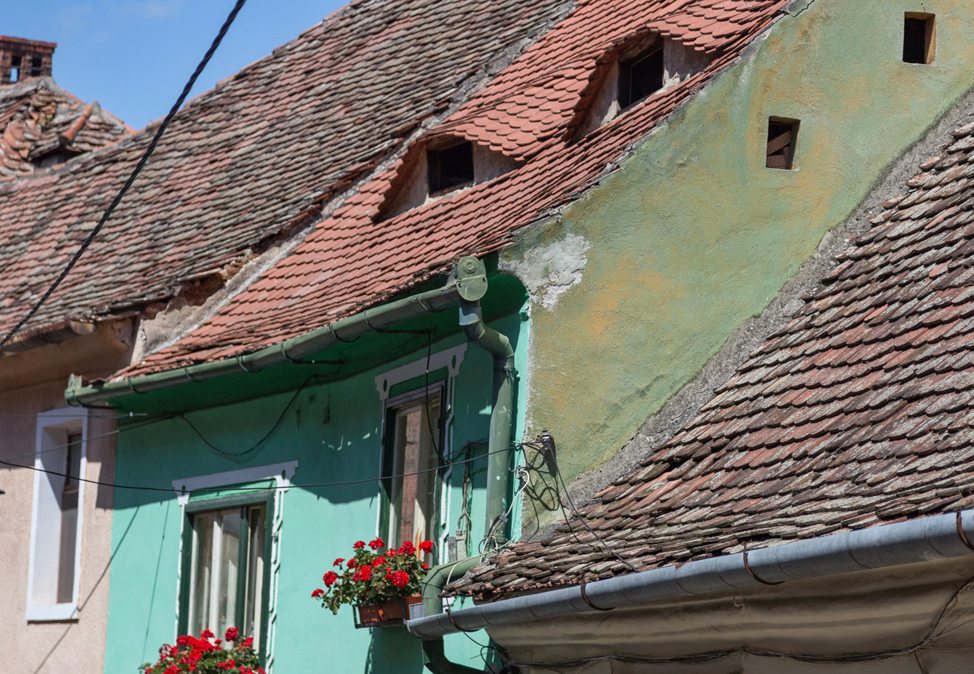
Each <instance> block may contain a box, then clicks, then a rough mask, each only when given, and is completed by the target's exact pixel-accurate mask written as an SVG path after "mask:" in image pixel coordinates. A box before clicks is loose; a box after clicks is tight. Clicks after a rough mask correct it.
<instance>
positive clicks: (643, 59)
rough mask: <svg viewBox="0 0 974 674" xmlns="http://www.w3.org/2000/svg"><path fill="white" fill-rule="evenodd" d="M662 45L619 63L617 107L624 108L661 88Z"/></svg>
mask: <svg viewBox="0 0 974 674" xmlns="http://www.w3.org/2000/svg"><path fill="white" fill-rule="evenodd" d="M664 75H665V69H664V64H663V45H662V44H659V45H657V46H656V47H654V48H652V49H650V50H649V51H646V52H643V53H642V54H639V55H638V56H636V57H635V58H633V59H631V60H629V61H624V62H622V63H620V64H619V107H621V108H623V109H625V108H628V107H629V106H631V105H633V104H635V103H638V102H639V101H641V100H642V99H644V98H646V97H647V96H650V95H652V94H654V93H656V92H657V91H659V90H660V89H662V88H663V84H664Z"/></svg>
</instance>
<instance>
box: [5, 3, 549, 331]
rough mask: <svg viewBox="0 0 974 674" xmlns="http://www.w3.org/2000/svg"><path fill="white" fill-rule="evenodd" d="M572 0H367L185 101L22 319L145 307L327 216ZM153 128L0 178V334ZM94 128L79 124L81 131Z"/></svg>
mask: <svg viewBox="0 0 974 674" xmlns="http://www.w3.org/2000/svg"><path fill="white" fill-rule="evenodd" d="M563 6H564V0H497V1H494V2H490V3H484V2H474V1H473V0H449V2H448V1H446V0H430V1H428V2H414V1H407V0H357V1H356V2H353V3H352V4H351V5H348V6H346V7H345V8H343V9H341V10H339V11H338V12H336V13H335V14H333V15H331V16H330V17H329V18H328V19H326V20H325V21H324V22H322V23H321V24H319V25H317V26H315V27H313V28H311V29H309V30H308V31H306V32H304V33H303V34H302V35H301V36H300V37H298V38H297V39H295V40H294V41H292V42H290V43H288V44H286V45H284V46H282V47H280V48H278V49H276V50H275V51H274V53H273V54H271V55H269V56H267V57H265V58H263V59H261V60H260V61H257V62H256V63H254V64H253V65H251V66H249V67H247V68H245V69H244V70H242V71H241V72H240V73H238V74H236V75H235V76H233V77H231V78H229V79H228V80H225V81H223V82H221V83H220V84H219V85H217V87H216V88H215V89H213V90H212V91H209V92H207V93H205V94H203V95H201V96H199V97H197V98H196V99H194V100H193V101H192V102H191V103H190V104H189V105H187V106H186V107H185V108H184V109H183V110H182V111H180V113H179V114H178V115H177V116H176V117H175V118H174V120H173V122H172V124H171V126H170V127H169V129H168V130H167V132H166V134H165V136H164V137H163V139H162V141H161V142H160V143H159V145H158V147H157V149H156V152H155V154H154V155H153V157H152V159H151V160H150V161H149V163H148V164H147V166H146V168H145V170H144V171H143V173H142V174H141V176H140V177H139V179H138V180H137V181H136V183H135V185H134V187H133V189H132V190H131V191H130V192H129V194H128V195H127V196H126V197H125V199H124V200H123V201H122V203H121V205H120V206H119V207H118V209H117V210H116V211H115V214H114V215H113V216H112V218H111V219H110V220H109V222H108V225H107V226H106V227H105V229H103V230H102V232H101V234H100V235H99V237H98V238H97V240H96V241H95V243H94V245H93V246H92V247H91V248H90V249H89V251H88V252H87V254H86V255H85V256H84V257H83V258H82V260H81V262H80V264H79V265H78V266H77V267H76V268H75V270H74V271H73V272H72V274H71V275H70V276H69V277H68V280H67V282H66V283H65V284H64V285H63V286H62V287H61V289H60V290H59V291H58V292H57V293H55V295H54V296H53V297H52V298H51V300H50V301H49V302H48V303H47V304H46V305H45V307H44V308H43V309H42V310H41V311H40V312H39V313H38V314H37V315H36V316H35V318H34V319H33V320H32V321H31V322H30V323H29V324H28V325H27V326H26V327H25V328H24V331H25V332H29V331H32V330H37V329H39V328H43V327H44V326H47V325H51V324H55V323H58V322H60V321H62V320H64V319H65V318H77V317H88V316H95V317H97V316H105V315H112V314H119V313H124V312H126V311H131V310H132V309H133V308H134V309H140V308H143V307H145V306H146V305H150V304H151V303H153V302H156V301H164V300H167V299H169V298H172V297H173V296H176V295H178V294H179V293H180V292H181V288H182V287H183V286H185V285H188V284H191V283H193V282H194V281H198V280H199V279H201V278H207V279H220V278H224V277H225V276H227V275H229V274H230V273H232V271H233V270H234V269H236V268H237V267H238V266H239V264H240V263H241V262H242V261H246V260H247V259H248V256H250V255H251V254H253V253H254V252H255V251H258V250H260V247H261V246H262V245H264V244H263V242H265V241H267V240H268V239H269V237H272V236H274V235H277V234H281V233H287V232H289V231H292V230H293V228H295V227H297V226H299V225H301V224H303V223H304V222H306V221H308V220H309V218H313V217H315V214H316V213H317V212H318V209H319V208H320V207H321V206H322V204H323V203H325V202H327V201H328V200H329V199H330V198H332V197H333V196H334V195H335V194H336V193H338V192H341V191H342V190H345V189H347V187H348V186H349V185H350V184H352V183H353V182H354V181H355V180H357V179H359V178H360V177H361V176H362V175H363V174H367V173H368V172H369V171H371V170H372V169H373V168H374V166H375V165H376V163H377V162H379V161H381V160H382V159H383V158H384V157H385V156H386V155H387V154H388V153H390V152H392V151H393V150H394V149H395V148H396V147H397V146H398V145H400V144H401V143H402V142H403V139H402V137H403V135H404V134H405V133H406V132H407V131H408V129H410V128H413V127H415V126H416V125H418V124H419V123H421V122H422V121H423V120H424V119H426V118H427V117H429V116H430V115H432V114H434V112H436V111H437V110H443V109H445V108H446V107H447V106H448V105H449V101H450V99H451V97H452V96H454V95H455V94H456V93H457V91H458V89H459V87H460V86H461V85H463V84H464V83H465V82H467V81H468V80H469V79H470V78H471V77H472V76H473V75H474V74H475V73H477V72H478V71H479V70H480V69H482V68H483V67H485V65H486V64H487V63H488V62H489V61H490V60H491V59H493V58H495V57H496V55H497V54H498V53H501V52H503V51H504V50H506V49H508V48H510V47H511V46H512V45H514V44H516V43H517V42H518V41H520V40H522V39H523V38H524V37H525V36H526V35H530V34H532V33H534V32H536V31H538V30H539V29H540V28H541V27H542V26H544V25H545V24H546V23H547V22H548V21H550V20H551V18H552V17H554V16H556V15H557V14H558V12H559V11H561V9H562V8H563ZM155 130H156V127H155V125H149V127H147V128H146V129H145V130H143V131H142V132H141V133H139V134H137V135H135V136H133V137H131V138H128V139H125V140H123V141H121V142H119V143H116V144H114V145H112V146H110V147H108V148H105V149H103V150H100V151H98V152H94V153H91V154H90V155H88V156H86V157H82V158H79V159H76V160H75V161H72V162H69V163H68V164H67V165H65V166H64V167H62V168H60V169H56V170H50V171H45V172H42V173H41V174H40V175H36V176H34V177H31V178H27V179H22V180H18V181H14V182H12V183H10V184H7V185H0V239H2V240H3V241H4V242H5V243H4V246H3V247H2V249H0V267H2V268H3V269H4V274H3V275H2V276H0V309H2V314H0V331H6V330H8V329H9V328H10V327H12V326H13V325H14V324H15V323H16V321H17V320H19V318H20V317H21V316H23V315H24V314H25V313H26V311H27V309H28V308H29V306H30V305H31V304H32V303H33V302H34V301H35V300H36V299H37V297H38V296H39V295H40V293H42V292H43V291H44V290H45V289H46V288H47V287H48V286H49V284H50V283H51V281H52V280H53V279H54V277H55V276H56V275H57V274H58V272H59V271H60V270H61V269H62V268H63V265H64V264H65V263H66V261H67V260H68V259H69V258H70V256H71V255H72V254H73V253H74V251H75V250H76V249H77V247H78V245H79V242H80V241H81V240H82V239H83V238H84V237H85V236H86V235H87V233H88V232H89V231H90V229H91V227H92V226H93V225H94V224H95V223H96V222H97V221H98V219H99V217H100V215H101V213H102V212H103V210H104V209H105V207H106V206H107V205H108V203H109V202H110V201H111V199H112V198H113V197H114V195H115V193H116V192H117V190H118V188H119V187H120V186H121V185H122V183H123V182H124V181H125V179H126V178H127V177H128V174H129V173H130V172H131V170H132V168H133V167H134V165H135V163H136V161H137V160H138V158H139V156H140V155H141V154H142V152H143V150H144V148H145V146H146V145H147V144H148V142H149V140H150V138H151V136H152V135H153V133H154V132H155ZM81 138H82V136H80V135H79V137H78V141H77V142H80V139H81Z"/></svg>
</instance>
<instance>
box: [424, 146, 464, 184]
mask: <svg viewBox="0 0 974 674" xmlns="http://www.w3.org/2000/svg"><path fill="white" fill-rule="evenodd" d="M426 166H427V175H428V178H429V193H430V194H438V193H439V192H446V191H447V190H452V189H454V188H457V187H462V186H464V185H469V184H471V183H472V182H473V180H474V172H473V143H470V142H469V141H465V142H462V143H457V144H456V145H450V146H449V147H445V148H442V149H438V150H434V149H431V148H429V149H427V150H426Z"/></svg>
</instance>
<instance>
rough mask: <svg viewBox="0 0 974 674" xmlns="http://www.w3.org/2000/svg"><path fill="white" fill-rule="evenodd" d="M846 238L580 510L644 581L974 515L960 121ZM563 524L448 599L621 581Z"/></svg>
mask: <svg viewBox="0 0 974 674" xmlns="http://www.w3.org/2000/svg"><path fill="white" fill-rule="evenodd" d="M954 137H955V139H954V140H953V142H952V143H950V144H949V145H948V146H946V147H945V148H944V149H943V150H942V151H941V153H940V154H939V155H938V156H936V157H934V158H932V159H931V160H930V161H928V162H926V163H925V164H923V165H922V166H921V171H922V173H920V174H919V175H917V176H915V177H914V178H912V179H911V180H909V181H908V183H907V185H908V186H909V187H910V190H909V191H908V192H907V193H906V194H905V195H900V196H898V197H896V198H894V199H893V200H891V201H890V202H887V203H886V204H884V207H885V208H888V210H887V211H885V212H884V213H882V214H881V215H879V216H877V217H876V218H874V219H873V220H872V221H871V222H872V225H873V226H872V227H871V229H869V230H868V231H867V232H865V233H863V234H862V235H860V236H859V237H857V238H856V239H854V241H853V243H852V246H851V247H850V248H849V249H848V250H847V251H846V252H845V253H844V254H842V255H841V256H840V258H839V266H838V267H837V268H835V269H834V270H833V271H832V272H831V273H830V274H828V275H827V276H826V277H825V279H824V280H823V282H822V284H821V285H820V287H819V288H818V289H817V291H816V292H815V293H814V295H813V296H812V297H811V298H810V299H809V300H808V302H807V304H806V305H805V307H804V309H803V310H802V311H801V313H800V314H799V315H798V316H796V317H795V318H794V319H793V320H792V321H791V322H790V323H789V324H787V325H786V326H785V327H784V328H782V329H781V330H780V331H779V332H778V333H777V334H775V335H773V336H772V337H771V338H769V339H768V340H767V342H766V343H765V344H764V345H763V346H762V347H761V348H759V349H758V350H756V351H755V352H754V353H753V354H751V356H750V357H749V359H748V361H747V362H746V363H745V364H744V366H742V368H741V369H740V370H739V371H738V372H737V374H736V375H735V376H734V377H733V378H732V379H731V380H730V381H729V382H728V383H727V384H726V385H725V386H724V387H722V389H721V390H720V391H719V393H718V395H717V396H716V397H715V398H714V399H713V400H712V401H711V402H710V403H708V404H707V405H706V406H705V407H704V408H703V409H702V411H701V413H700V414H699V415H698V416H697V417H696V418H695V419H694V420H693V421H692V422H691V423H690V424H688V426H687V427H686V428H685V429H684V430H682V431H681V432H680V433H679V434H678V435H677V436H675V437H674V438H673V439H672V440H671V441H670V442H669V443H667V444H666V445H665V446H663V447H662V448H661V449H660V450H659V451H658V452H657V453H656V454H655V455H654V456H652V457H651V458H650V459H649V460H647V461H646V462H645V463H644V464H643V466H642V467H641V468H640V469H639V470H637V471H635V472H634V473H632V474H631V475H629V476H628V477H626V478H624V479H622V480H620V481H618V482H616V483H615V484H613V485H612V486H610V487H608V488H607V489H605V490H603V491H602V492H601V494H599V499H600V500H601V503H596V504H593V505H592V506H590V507H589V508H587V509H586V510H585V512H584V514H585V516H586V518H587V519H588V521H589V523H590V524H591V526H592V527H593V528H594V529H595V530H596V531H597V532H599V534H600V536H601V537H602V538H603V539H604V540H605V541H606V543H607V544H608V545H609V546H611V547H612V548H613V549H614V550H615V551H617V552H618V553H619V554H620V555H621V556H623V557H624V558H626V559H627V560H628V561H629V562H630V563H632V564H633V565H635V566H636V567H637V568H639V569H640V570H644V569H651V568H655V567H660V566H663V565H670V564H679V563H682V562H687V561H690V560H694V559H700V558H705V557H709V556H712V555H717V554H725V553H733V552H739V551H741V550H742V549H743V547H744V546H745V545H749V546H750V547H752V548H753V547H765V546H769V545H774V544H778V543H783V542H786V541H790V540H794V539H798V538H808V537H813V536H821V535H824V534H828V533H831V532H834V531H837V530H842V529H856V528H861V527H868V526H872V525H877V524H880V523H886V522H895V521H899V520H903V519H907V518H912V517H919V516H923V515H930V514H938V513H944V512H950V511H953V510H956V509H959V508H968V507H970V506H971V505H972V503H974V472H972V470H971V467H972V465H974V123H971V124H967V125H966V126H964V127H962V128H960V129H958V130H957V131H955V132H954ZM573 527H574V529H575V531H574V533H571V532H570V531H569V530H568V528H567V527H566V526H565V525H564V524H563V525H562V527H561V529H560V531H558V532H557V533H556V534H555V535H554V536H553V537H552V538H550V539H548V540H544V541H540V542H535V543H527V544H516V545H514V546H512V547H511V548H510V549H509V550H508V551H504V552H502V553H500V554H498V555H497V556H496V557H494V558H493V559H491V560H490V563H489V564H487V565H485V566H481V567H478V568H477V569H474V570H473V571H472V572H471V573H470V574H469V575H468V576H467V577H465V578H464V579H462V580H460V581H459V582H457V583H456V584H455V585H454V586H453V588H452V590H453V591H455V592H457V593H460V594H471V595H475V596H479V597H482V598H483V597H494V596H497V595H503V594H510V593H517V592H529V591H537V590H542V589H547V588H550V587H554V586H558V585H565V584H571V583H577V582H579V580H580V579H581V578H583V576H584V577H586V579H587V580H592V579H597V578H604V577H608V576H613V575H620V574H622V573H625V572H627V569H626V568H625V567H624V566H623V565H622V564H621V563H620V562H619V561H618V560H616V559H614V558H613V557H611V556H610V555H608V554H607V553H606V551H605V549H604V548H602V547H601V546H600V545H598V544H597V542H595V540H594V539H593V537H592V536H591V535H590V534H589V533H588V532H586V531H585V530H584V529H582V528H581V526H580V525H579V524H577V523H576V524H574V525H573Z"/></svg>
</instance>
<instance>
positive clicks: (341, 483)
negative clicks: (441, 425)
mask: <svg viewBox="0 0 974 674" xmlns="http://www.w3.org/2000/svg"><path fill="white" fill-rule="evenodd" d="M474 444H476V443H474ZM524 444H525V443H516V444H514V445H512V446H511V447H505V448H504V449H495V450H494V451H488V452H484V453H483V454H479V455H477V456H471V457H468V458H465V459H460V460H457V461H452V462H450V463H448V464H445V465H441V466H436V467H434V468H427V469H425V470H417V471H415V472H412V473H402V474H399V475H380V476H378V477H366V478H362V479H358V480H343V481H339V482H317V483H310V484H292V485H290V487H295V488H299V489H319V488H323V487H346V486H350V485H357V484H368V483H370V482H382V481H385V480H394V479H399V478H404V477H413V476H416V475H424V474H425V473H433V472H436V471H438V470H442V469H443V468H445V467H446V466H459V465H463V464H465V463H471V462H474V461H481V460H483V459H484V458H485V457H487V456H490V455H492V454H498V453H500V452H507V451H510V450H511V449H518V448H519V447H521V446H522V445H524ZM0 465H4V466H9V467H10V468H24V469H27V470H33V471H35V472H38V473H45V474H47V475H55V476H57V477H64V478H70V479H72V480H76V481H78V482H84V483H86V484H95V485H100V486H103V487H112V488H114V489H131V490H135V491H155V492H167V493H169V494H181V493H182V491H181V490H179V489H174V488H172V487H154V486H151V485H140V484H120V483H117V482H106V481H104V480H89V479H87V478H82V477H80V476H78V475H71V474H70V473H62V472H60V471H57V470H47V469H45V468H37V467H36V466H29V465H26V464H21V463H12V462H10V461H4V460H3V459H0ZM290 487H279V486H268V487H232V489H233V490H234V491H271V490H275V489H287V488H290ZM225 489H227V487H203V488H200V489H189V490H187V492H190V491H191V492H193V493H205V492H213V491H223V490H225Z"/></svg>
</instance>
